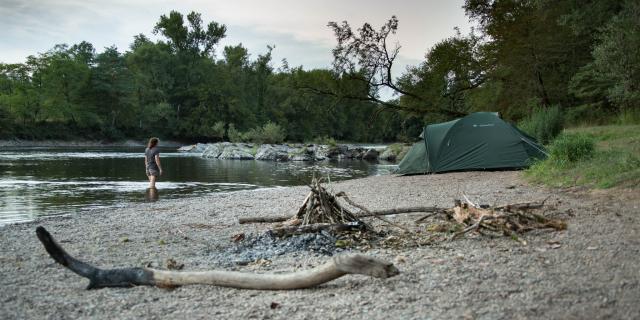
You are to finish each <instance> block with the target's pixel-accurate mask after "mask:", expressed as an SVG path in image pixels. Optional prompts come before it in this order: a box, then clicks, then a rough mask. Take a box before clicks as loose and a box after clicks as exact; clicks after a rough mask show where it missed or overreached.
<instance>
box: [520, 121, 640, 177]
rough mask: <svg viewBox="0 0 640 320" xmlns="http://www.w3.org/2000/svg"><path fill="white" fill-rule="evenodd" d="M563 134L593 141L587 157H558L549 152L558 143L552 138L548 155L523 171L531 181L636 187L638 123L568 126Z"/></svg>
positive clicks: (639, 145) (639, 160)
mask: <svg viewBox="0 0 640 320" xmlns="http://www.w3.org/2000/svg"><path fill="white" fill-rule="evenodd" d="M563 136H573V137H576V136H579V137H587V138H588V139H590V140H591V141H593V142H594V143H595V150H594V152H593V153H592V154H590V155H589V156H587V157H579V159H574V161H560V160H559V159H558V157H556V156H554V155H553V153H554V147H557V145H560V144H562V143H556V142H554V143H552V144H551V146H550V147H549V149H550V151H551V154H552V155H551V156H550V157H549V159H547V160H545V161H541V162H538V163H536V164H534V165H533V166H531V167H530V168H529V169H527V171H525V175H526V176H527V177H528V178H529V179H530V180H531V181H533V182H538V183H543V184H546V185H550V186H555V187H570V186H588V187H593V188H603V189H604V188H612V187H631V188H639V185H640V125H610V126H597V127H584V128H572V129H566V130H564V132H563ZM563 136H561V137H559V138H558V139H559V140H561V139H563ZM554 144H555V145H554ZM560 153H561V152H560Z"/></svg>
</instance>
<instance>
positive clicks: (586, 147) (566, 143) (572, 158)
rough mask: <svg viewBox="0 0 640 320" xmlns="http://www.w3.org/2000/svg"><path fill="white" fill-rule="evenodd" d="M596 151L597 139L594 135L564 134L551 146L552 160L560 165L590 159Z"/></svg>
mask: <svg viewBox="0 0 640 320" xmlns="http://www.w3.org/2000/svg"><path fill="white" fill-rule="evenodd" d="M594 152H595V141H594V139H593V137H591V136H589V135H586V134H582V133H573V134H562V135H561V136H559V137H558V138H557V139H556V140H554V141H553V143H552V144H551V146H550V147H549V155H550V159H549V160H550V161H554V162H555V163H556V164H558V165H560V166H566V165H569V164H571V163H574V162H577V161H580V160H585V159H590V158H592V157H593V155H594Z"/></svg>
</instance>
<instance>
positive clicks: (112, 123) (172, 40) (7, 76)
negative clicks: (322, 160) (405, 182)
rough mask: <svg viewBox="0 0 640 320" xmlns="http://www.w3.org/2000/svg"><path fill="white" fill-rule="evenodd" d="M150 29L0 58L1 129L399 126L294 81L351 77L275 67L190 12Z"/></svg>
mask: <svg viewBox="0 0 640 320" xmlns="http://www.w3.org/2000/svg"><path fill="white" fill-rule="evenodd" d="M154 33H155V34H157V35H158V36H159V38H161V39H160V40H158V41H151V40H150V39H149V38H148V37H147V36H145V35H143V34H139V35H137V36H135V37H134V41H133V43H132V44H131V45H130V47H129V48H128V50H127V51H125V52H120V51H119V50H118V49H117V48H116V47H108V48H105V49H104V50H103V51H102V52H97V51H96V49H95V48H94V47H93V45H92V44H91V43H89V42H81V43H78V44H74V45H71V46H69V45H65V44H61V45H56V46H55V47H54V48H52V49H51V50H49V51H47V52H45V53H42V54H39V55H37V56H29V57H28V58H27V59H26V62H25V63H17V64H0V137H4V138H11V137H17V138H26V139H46V138H62V139H65V138H71V139H73V138H78V137H84V138H92V139H111V140H117V139H123V138H129V137H146V136H150V135H154V136H160V137H166V138H172V139H182V140H191V141H217V140H227V139H229V137H230V136H232V137H238V136H239V137H249V136H250V135H251V133H253V136H255V135H256V134H255V133H256V130H259V129H261V128H265V127H266V128H273V127H275V128H276V129H277V130H279V131H280V133H283V134H284V136H285V137H286V140H288V141H300V142H307V141H314V140H319V139H320V140H322V139H327V138H333V139H339V140H343V141H382V140H394V139H396V135H398V134H399V133H400V132H401V131H400V130H398V128H400V127H401V126H399V125H397V124H398V121H400V120H394V119H396V118H397V116H394V115H385V116H383V117H382V118H380V119H375V120H372V118H371V114H372V113H373V112H374V109H375V105H374V104H372V103H370V102H366V101H362V102H357V101H355V102H354V101H346V100H343V101H338V100H336V99H334V98H332V97H328V96H323V95H318V94H315V93H312V92H307V91H304V90H302V89H299V87H300V86H299V85H298V83H302V82H304V83H307V84H313V85H318V86H325V85H328V86H343V87H345V88H346V89H347V90H358V88H357V87H356V86H357V85H359V84H356V83H352V82H349V81H343V80H342V79H341V78H340V77H338V76H337V75H336V74H335V73H333V72H332V71H331V70H324V69H316V70H304V69H303V68H302V67H289V66H288V63H287V61H286V60H285V61H282V62H281V66H279V67H278V69H275V68H274V66H273V65H274V63H273V61H272V55H271V52H272V50H273V47H267V48H266V50H265V52H263V53H260V54H258V55H257V56H255V57H252V55H251V54H250V53H249V52H248V50H247V49H246V48H245V47H243V46H242V44H238V45H235V46H226V47H224V48H218V44H219V42H220V40H221V39H222V38H224V37H225V33H226V27H225V26H224V25H221V24H218V23H216V22H210V23H207V24H205V23H204V22H203V21H202V18H201V15H200V14H198V13H195V12H192V13H190V14H188V15H186V16H184V15H182V14H181V13H179V12H176V11H172V12H171V13H169V14H168V15H163V16H161V17H160V19H159V21H158V22H157V24H156V25H155V28H154ZM216 49H218V51H220V52H216ZM216 53H217V54H216ZM393 122H395V124H394V123H393ZM242 133H245V134H244V135H242Z"/></svg>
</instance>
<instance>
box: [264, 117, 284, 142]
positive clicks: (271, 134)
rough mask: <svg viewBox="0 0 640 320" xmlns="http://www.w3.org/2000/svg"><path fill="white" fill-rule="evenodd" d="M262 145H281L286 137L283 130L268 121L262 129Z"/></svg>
mask: <svg viewBox="0 0 640 320" xmlns="http://www.w3.org/2000/svg"><path fill="white" fill-rule="evenodd" d="M261 131H262V136H263V143H282V142H284V139H285V137H286V135H285V132H284V129H283V128H282V127H280V126H279V125H277V124H275V123H273V122H271V121H269V122H267V123H266V124H265V125H264V126H263V127H262V130H261Z"/></svg>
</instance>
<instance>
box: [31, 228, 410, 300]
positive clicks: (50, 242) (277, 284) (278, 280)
mask: <svg viewBox="0 0 640 320" xmlns="http://www.w3.org/2000/svg"><path fill="white" fill-rule="evenodd" d="M36 234H37V236H38V239H40V242H42V244H43V245H44V247H45V249H46V250H47V252H48V253H49V255H50V256H51V257H52V258H53V259H54V260H55V261H56V262H58V263H59V264H61V265H63V266H65V267H66V268H68V269H69V270H71V271H73V272H75V273H76V274H78V275H80V276H82V277H85V278H88V279H89V286H88V287H87V289H97V288H104V287H132V286H139V285H147V286H157V287H172V286H181V285H187V284H209V285H216V286H223V287H232V288H240V289H256V290H292V289H304V288H309V287H313V286H317V285H320V284H323V283H325V282H328V281H331V280H334V279H336V278H339V277H342V276H344V275H347V274H363V275H368V276H371V277H375V278H382V279H384V278H389V277H392V276H395V275H397V274H398V273H399V271H398V269H397V268H396V267H395V266H394V265H393V264H392V263H389V262H385V261H382V260H379V259H376V258H373V257H368V256H365V255H361V254H346V255H338V256H335V257H333V258H331V260H329V261H328V262H326V263H325V264H323V265H321V266H318V267H315V268H313V269H310V270H303V271H298V272H293V273H288V274H252V273H244V272H236V271H222V270H211V271H170V270H157V269H151V268H122V269H100V268H97V267H94V266H92V265H90V264H88V263H86V262H82V261H80V260H78V259H76V258H74V257H72V256H71V255H69V254H68V253H67V252H66V251H65V250H64V249H63V248H62V247H61V246H60V245H59V244H58V243H57V242H56V241H55V240H54V239H53V237H52V236H51V234H49V232H48V231H47V230H46V229H45V228H43V227H38V228H36Z"/></svg>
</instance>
